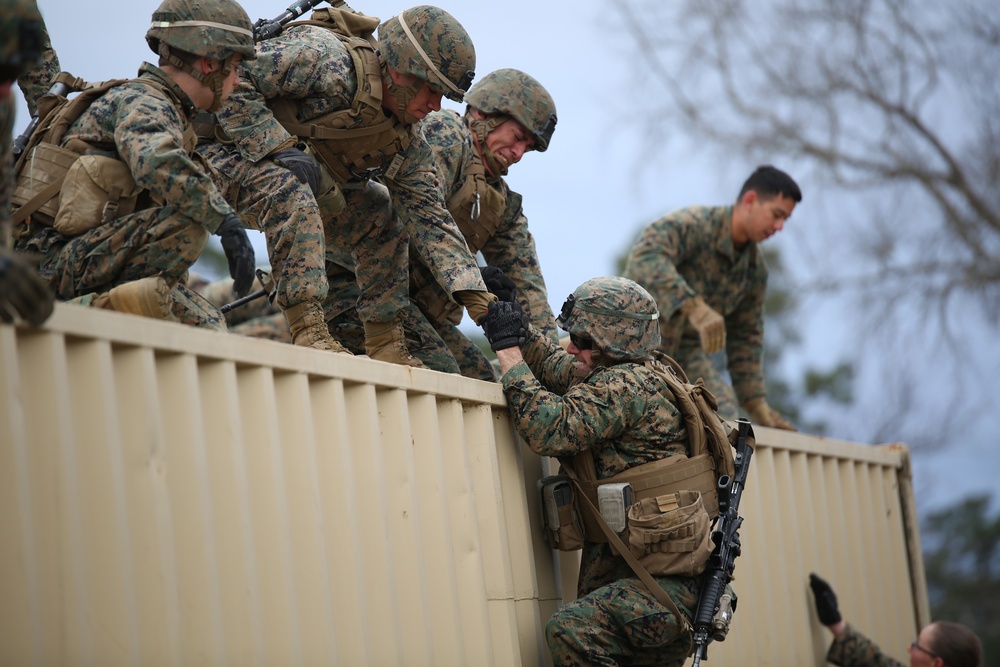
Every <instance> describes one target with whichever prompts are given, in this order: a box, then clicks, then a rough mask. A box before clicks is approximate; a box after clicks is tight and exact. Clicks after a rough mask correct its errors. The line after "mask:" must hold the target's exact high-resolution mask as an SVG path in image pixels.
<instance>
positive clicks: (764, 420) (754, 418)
mask: <svg viewBox="0 0 1000 667" xmlns="http://www.w3.org/2000/svg"><path fill="white" fill-rule="evenodd" d="M742 408H743V409H744V410H745V411H746V413H747V414H748V415H749V416H750V421H751V422H753V423H754V424H759V425H760V426H770V427H771V428H780V429H782V430H784V431H797V430H798V429H796V428H795V427H794V426H793V425H792V424H791V423H790V422H787V421H785V419H784V418H783V417H782V416H781V415H779V414H778V413H777V411H775V410H772V409H771V406H770V405H768V404H767V401H766V400H764V397H763V396H758V397H757V398H751V399H750V400H749V401H747V402H746V403H744V404H743V405H742Z"/></svg>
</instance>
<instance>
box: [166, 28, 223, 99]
mask: <svg viewBox="0 0 1000 667" xmlns="http://www.w3.org/2000/svg"><path fill="white" fill-rule="evenodd" d="M157 54H158V55H159V56H160V57H161V58H163V59H164V60H165V61H167V62H168V63H170V64H171V66H173V67H176V68H177V69H179V70H181V71H182V72H186V73H187V74H190V75H191V77H192V78H194V79H195V80H196V81H198V82H199V83H201V84H203V85H205V86H206V87H208V88H210V89H211V90H212V93H213V94H214V96H215V97H214V98H213V99H212V105H211V106H210V107H209V108H208V111H209V112H210V113H215V112H216V111H218V110H219V109H220V108H221V107H222V95H223V87H224V86H225V85H226V79H228V78H229V75H230V74H232V71H233V61H234V60H235V59H236V56H235V54H234V55H231V56H229V57H228V58H226V59H225V60H223V61H222V67H220V68H219V69H217V70H214V71H212V72H209V73H208V74H204V73H202V72H201V71H200V70H199V69H198V68H197V67H195V66H194V65H188V64H187V63H186V62H184V61H183V60H181V59H180V58H178V57H177V56H176V55H175V54H174V53H173V52H172V51H171V49H170V46H169V45H168V44H166V43H165V42H162V41H161V42H160V46H159V48H158V49H157Z"/></svg>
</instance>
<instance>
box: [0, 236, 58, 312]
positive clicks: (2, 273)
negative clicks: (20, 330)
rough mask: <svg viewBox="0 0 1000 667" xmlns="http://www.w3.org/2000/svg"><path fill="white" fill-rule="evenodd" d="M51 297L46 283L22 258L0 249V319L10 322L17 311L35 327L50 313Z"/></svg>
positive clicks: (52, 301) (52, 300)
mask: <svg viewBox="0 0 1000 667" xmlns="http://www.w3.org/2000/svg"><path fill="white" fill-rule="evenodd" d="M54 301H55V298H54V297H53V295H52V292H51V291H50V290H49V288H48V285H46V284H45V281H44V280H42V279H41V278H39V277H38V274H37V273H36V272H35V270H34V269H33V268H32V267H31V266H30V265H29V264H28V263H27V262H26V261H24V259H23V258H21V257H18V256H17V255H14V254H11V253H9V252H8V251H6V250H0V321H3V322H7V323H8V324H10V323H11V322H13V321H14V315H15V314H17V315H20V316H21V317H23V318H24V320H25V321H26V322H28V323H29V324H32V325H34V326H36V327H37V326H39V325H40V324H41V323H42V322H44V321H45V320H47V319H48V317H49V315H51V314H52V308H53V304H54Z"/></svg>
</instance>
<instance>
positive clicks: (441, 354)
mask: <svg viewBox="0 0 1000 667" xmlns="http://www.w3.org/2000/svg"><path fill="white" fill-rule="evenodd" d="M328 279H329V283H330V296H329V297H328V299H327V305H328V310H327V314H328V315H330V314H333V317H332V318H331V319H330V322H329V324H330V333H331V334H332V335H333V337H334V338H336V339H337V340H339V341H340V342H341V343H343V344H344V345H346V346H347V347H348V348H349V349H350V350H351V351H352V352H354V353H355V354H364V352H365V348H364V328H363V326H362V324H361V319H360V318H359V317H358V312H357V309H356V308H355V307H354V306H353V304H354V303H355V302H356V301H357V294H358V288H357V284H356V282H355V280H354V275H353V274H352V273H351V272H350V271H348V270H347V269H344V268H342V267H333V270H331V272H330V274H329V277H328ZM400 319H401V320H402V323H403V331H404V332H405V334H406V346H407V348H408V349H409V351H410V354H412V355H413V356H414V357H416V358H417V359H419V360H420V361H422V362H423V363H424V365H425V366H427V367H428V368H430V369H433V370H436V371H441V372H442V373H455V374H461V375H464V376H465V377H471V378H474V379H477V380H486V381H488V382H494V381H496V379H497V376H496V373H495V371H494V370H493V366H492V365H491V364H490V362H489V359H487V358H486V355H485V354H483V351H482V350H480V349H479V348H478V347H476V344H475V343H473V342H472V341H471V340H469V339H468V337H466V336H465V334H463V333H462V332H461V331H460V330H459V329H458V327H456V326H454V325H452V324H450V323H447V322H444V323H435V322H433V321H431V319H430V318H428V317H427V316H426V315H425V314H424V313H423V312H421V310H420V308H419V307H418V306H417V304H416V303H414V302H413V301H411V300H407V302H406V307H405V308H404V309H403V310H402V311H401V312H400Z"/></svg>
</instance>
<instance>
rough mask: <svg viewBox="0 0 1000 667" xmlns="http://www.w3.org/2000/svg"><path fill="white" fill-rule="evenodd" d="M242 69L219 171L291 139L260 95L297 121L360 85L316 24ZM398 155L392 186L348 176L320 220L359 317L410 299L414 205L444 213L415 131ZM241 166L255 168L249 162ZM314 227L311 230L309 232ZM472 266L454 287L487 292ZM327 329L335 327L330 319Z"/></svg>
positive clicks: (348, 60) (379, 317)
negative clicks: (337, 202)
mask: <svg viewBox="0 0 1000 667" xmlns="http://www.w3.org/2000/svg"><path fill="white" fill-rule="evenodd" d="M243 76H244V79H245V81H246V82H247V83H248V84H249V85H246V86H241V87H240V88H239V89H238V90H237V92H236V93H235V94H234V95H233V97H232V98H231V101H230V104H229V105H228V106H227V107H226V108H225V109H223V110H222V111H221V112H220V113H219V114H218V118H219V124H220V126H221V127H222V128H223V129H224V130H225V132H226V134H227V135H228V136H229V137H230V138H231V139H232V140H233V141H234V142H235V146H234V147H231V148H230V147H223V146H216V147H213V148H212V149H211V150H212V153H211V154H209V153H206V155H208V156H209V158H210V159H211V160H212V162H213V164H215V165H216V166H220V161H221V167H222V168H221V169H220V171H225V166H226V165H225V160H227V159H228V160H230V161H232V162H233V163H237V164H239V163H245V162H250V163H253V164H258V163H260V162H261V161H263V159H264V158H265V157H266V156H267V155H269V154H271V153H273V152H274V151H275V150H277V149H279V148H281V147H282V146H283V145H287V143H288V141H289V140H290V139H291V138H292V137H291V135H290V134H289V132H288V131H287V130H286V129H285V128H284V127H283V126H282V125H281V123H279V122H278V120H277V119H276V118H275V117H274V116H273V115H271V114H270V113H268V112H267V111H266V109H265V102H267V103H270V104H273V103H274V102H275V100H281V101H285V102H287V101H290V102H292V103H293V105H294V109H295V117H296V120H297V121H298V122H301V123H307V122H308V121H310V120H311V119H315V118H318V117H320V116H324V115H326V114H331V113H334V112H338V111H342V110H349V109H351V108H352V103H353V100H354V98H355V94H356V93H357V91H358V80H357V73H356V70H355V65H354V60H353V58H352V56H351V53H350V51H349V50H348V48H347V47H346V46H345V45H344V44H343V43H342V42H341V40H340V39H338V38H337V36H336V35H335V34H334V33H332V32H331V31H330V30H328V29H325V28H322V27H318V26H314V25H298V26H293V27H291V28H288V29H286V30H285V31H284V32H283V33H282V35H281V36H279V37H277V38H274V39H271V40H267V41H266V42H263V43H262V44H260V45H259V46H258V59H257V60H256V61H255V62H254V63H252V64H250V65H248V66H246V67H245V68H244V70H243ZM321 143H322V142H321ZM200 150H201V149H200ZM220 155H223V156H226V157H223V158H220V157H219V156H220ZM398 157H399V158H400V159H401V160H402V162H401V165H400V166H399V168H398V170H396V171H394V173H393V175H392V176H391V178H390V177H388V176H387V177H386V183H387V184H388V186H389V187H388V189H386V188H385V187H384V186H382V185H380V184H379V183H376V182H374V181H368V182H365V181H364V180H360V179H355V180H352V181H350V182H348V183H346V184H344V186H343V195H344V199H345V201H346V208H345V209H344V210H343V212H340V213H331V214H329V215H327V216H326V219H325V220H324V222H325V260H326V266H327V267H330V270H331V271H333V272H336V273H339V271H340V269H344V270H346V271H348V272H354V273H355V275H356V277H357V285H358V290H357V292H356V293H355V294H354V295H352V296H351V298H352V299H354V296H356V300H352V302H351V303H349V304H348V305H347V307H354V306H356V307H357V312H358V314H359V316H360V319H361V320H363V321H364V322H388V321H392V320H395V319H396V318H397V316H400V315H401V314H402V311H403V310H404V309H405V308H406V307H407V305H408V297H407V291H406V285H407V277H408V269H407V253H406V249H407V236H406V228H405V226H404V224H403V223H404V221H405V220H406V218H407V217H408V216H409V215H410V214H411V212H413V211H419V212H420V213H423V214H425V215H427V216H428V217H432V218H434V219H437V218H446V217H447V211H445V210H444V205H443V202H441V201H440V195H439V194H438V193H437V190H438V188H437V178H436V174H435V172H434V170H433V168H432V167H431V164H432V162H431V158H430V149H429V147H427V145H426V144H425V143H423V142H422V141H419V140H418V139H416V138H415V139H414V140H413V141H412V142H411V144H410V146H409V148H408V149H407V150H406V152H405V154H400V155H399V156H398ZM242 168H243V169H249V170H252V169H254V167H253V166H248V165H246V164H243V165H242ZM434 195H437V197H436V198H435V196H434ZM300 224H301V223H300ZM315 226H316V222H315V221H310V222H309V229H310V230H312V229H313V228H314V227H315ZM300 233H301V232H300ZM313 233H314V232H312V231H310V232H309V234H310V238H311V237H312V235H313ZM272 264H275V262H274V258H273V257H272ZM321 267H322V265H320V264H318V263H317V262H314V264H310V265H309V267H308V271H309V275H313V274H316V273H317V272H320V271H323V272H324V275H325V268H321ZM337 267H340V268H339V269H338V268H337ZM474 269H475V263H473V265H472V267H471V268H470V269H469V270H468V271H466V272H465V273H464V274H462V275H458V276H456V277H455V279H454V282H455V284H456V285H457V289H478V290H481V291H485V286H484V285H483V283H482V280H481V278H480V277H479V272H478V270H474ZM303 283H304V284H309V285H312V288H313V289H315V290H316V291H317V295H319V294H322V296H326V284H325V281H322V280H319V279H309V280H305V281H303ZM279 294H280V288H279ZM279 298H280V297H279ZM325 310H326V314H327V317H331V316H333V315H335V314H336V307H335V306H334V303H333V302H331V301H329V300H327V302H326V308H325ZM333 331H334V333H335V334H336V332H337V330H336V328H334V329H333ZM362 349H363V348H362Z"/></svg>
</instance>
